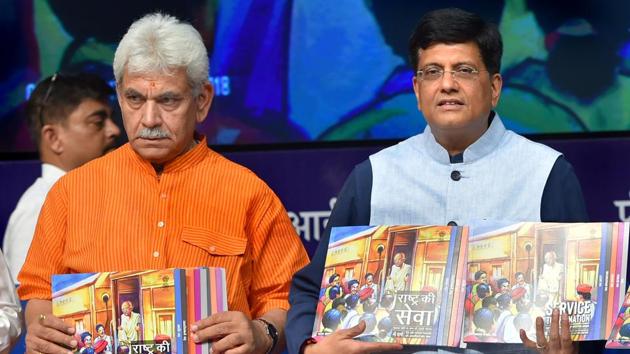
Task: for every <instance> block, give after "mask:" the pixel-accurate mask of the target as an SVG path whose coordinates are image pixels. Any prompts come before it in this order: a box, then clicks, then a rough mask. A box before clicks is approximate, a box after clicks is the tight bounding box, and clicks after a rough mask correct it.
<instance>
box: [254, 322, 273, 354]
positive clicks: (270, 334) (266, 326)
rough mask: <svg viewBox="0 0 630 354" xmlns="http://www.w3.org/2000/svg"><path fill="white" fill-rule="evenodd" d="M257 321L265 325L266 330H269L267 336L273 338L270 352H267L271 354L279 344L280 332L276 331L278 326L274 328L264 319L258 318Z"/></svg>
mask: <svg viewBox="0 0 630 354" xmlns="http://www.w3.org/2000/svg"><path fill="white" fill-rule="evenodd" d="M256 320H257V321H260V322H262V323H263V324H264V325H265V328H267V335H268V336H269V337H271V347H270V348H269V350H267V354H269V353H271V352H272V351H273V350H274V348H275V347H276V344H278V330H277V329H276V326H274V325H273V324H271V323H270V322H269V321H267V320H265V319H264V318H257V319H256Z"/></svg>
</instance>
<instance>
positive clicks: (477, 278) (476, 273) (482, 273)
mask: <svg viewBox="0 0 630 354" xmlns="http://www.w3.org/2000/svg"><path fill="white" fill-rule="evenodd" d="M484 274H488V273H486V271H485V270H478V271H476V272H475V280H479V279H480V278H481V276H482V275H484Z"/></svg>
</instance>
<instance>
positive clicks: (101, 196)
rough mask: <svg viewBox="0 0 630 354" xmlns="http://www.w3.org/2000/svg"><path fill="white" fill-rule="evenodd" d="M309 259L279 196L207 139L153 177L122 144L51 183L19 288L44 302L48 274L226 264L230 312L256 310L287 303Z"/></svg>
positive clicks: (22, 293) (148, 166) (24, 297)
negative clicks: (292, 285) (293, 281)
mask: <svg viewBox="0 0 630 354" xmlns="http://www.w3.org/2000/svg"><path fill="white" fill-rule="evenodd" d="M307 261H308V258H307V256H306V252H305V251H304V248H303V247H302V244H301V242H300V240H299V238H298V236H297V234H296V232H295V230H294V229H293V226H292V224H291V222H290V220H289V218H288V216H287V213H286V211H285V210H284V208H283V206H282V204H281V202H280V200H279V199H278V197H277V196H276V195H275V194H274V193H273V192H272V191H271V189H270V188H269V187H268V186H267V185H266V184H265V183H264V182H263V181H262V180H260V179H259V178H258V177H256V175H254V173H252V172H251V171H249V170H248V169H246V168H244V167H242V166H239V165H237V164H235V163H233V162H231V161H229V160H227V159H225V158H223V157H222V156H220V155H219V154H217V153H215V152H213V151H212V150H210V149H209V148H208V147H207V146H206V141H205V139H204V140H203V141H202V142H201V143H200V144H198V145H197V146H196V147H195V148H193V149H192V150H191V151H189V152H187V153H185V154H184V155H182V156H180V157H178V158H176V159H175V160H174V161H172V162H171V163H169V164H167V165H166V166H165V167H164V170H163V172H162V173H161V175H160V176H159V177H158V175H157V174H156V172H155V170H154V169H153V167H152V166H151V164H150V163H148V162H147V161H145V160H143V159H142V158H141V157H140V156H139V155H137V154H136V153H135V152H134V151H133V149H132V148H131V146H130V145H129V144H126V145H124V146H122V147H121V148H119V149H118V150H116V151H114V152H112V153H110V154H108V155H106V156H104V157H102V158H99V159H97V160H94V161H92V162H90V163H88V164H86V165H84V166H83V167H80V168H78V169H76V170H73V171H71V172H70V173H68V174H67V175H65V176H64V177H62V178H61V179H60V180H59V182H58V183H57V184H56V185H55V186H54V187H53V188H52V189H51V190H50V192H49V193H48V197H47V198H46V202H45V203H44V206H43V208H42V211H41V214H40V216H39V221H38V223H37V228H36V230H35V236H34V239H33V243H32V245H31V248H30V250H29V253H28V256H27V258H26V263H25V264H24V267H23V268H22V271H21V272H20V275H19V281H20V287H19V289H18V293H19V295H20V297H21V299H22V300H28V299H33V298H38V299H50V298H51V290H50V279H51V275H53V274H63V273H86V272H102V271H122V270H142V269H162V268H170V267H196V266H209V267H223V268H225V269H226V272H227V282H228V303H229V308H230V310H238V311H242V312H244V313H245V314H247V315H249V316H252V317H259V316H261V315H263V314H264V313H265V312H267V311H268V310H270V309H273V308H282V309H288V306H289V305H288V301H287V299H288V293H289V284H290V281H291V277H292V275H293V273H294V272H295V271H297V270H298V269H300V268H301V267H302V266H304V265H305V264H306V262H307Z"/></svg>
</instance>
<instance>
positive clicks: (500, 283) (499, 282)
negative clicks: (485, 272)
mask: <svg viewBox="0 0 630 354" xmlns="http://www.w3.org/2000/svg"><path fill="white" fill-rule="evenodd" d="M505 283H507V284H510V281H509V280H507V279H506V278H501V279H499V280H497V288H499V290H501V286H503V284H505Z"/></svg>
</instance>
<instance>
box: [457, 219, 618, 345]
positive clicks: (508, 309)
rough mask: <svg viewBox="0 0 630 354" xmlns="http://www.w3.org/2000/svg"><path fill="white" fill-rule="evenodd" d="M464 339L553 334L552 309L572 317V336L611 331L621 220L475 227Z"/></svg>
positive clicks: (595, 337) (588, 337) (593, 337)
mask: <svg viewBox="0 0 630 354" xmlns="http://www.w3.org/2000/svg"><path fill="white" fill-rule="evenodd" d="M469 231H470V238H469V242H468V252H469V253H468V261H467V268H468V269H467V273H468V275H467V278H466V279H467V282H468V285H467V287H466V289H467V291H466V306H465V307H464V323H463V325H464V341H466V342H507V343H520V342H521V341H520V337H519V330H520V329H523V330H525V331H526V332H527V334H528V336H529V337H530V338H533V337H535V319H536V317H539V316H540V317H543V319H544V321H545V330H546V331H547V332H548V331H549V327H550V321H551V313H552V311H553V309H554V308H558V309H560V311H561V313H567V314H568V315H569V321H570V324H571V328H570V330H571V334H572V338H573V339H574V340H598V339H605V338H607V337H608V335H609V333H608V331H609V330H608V328H610V324H611V323H613V322H614V319H615V316H616V311H617V310H615V311H614V313H613V312H612V311H611V309H613V308H615V309H618V308H619V301H620V299H621V298H622V297H621V293H620V291H621V292H623V290H622V289H621V288H619V287H618V286H617V280H616V279H617V277H619V279H621V278H624V279H625V276H626V271H625V269H626V267H625V262H626V261H627V259H624V257H623V255H622V253H620V252H619V250H620V249H621V250H627V243H628V228H627V225H626V224H622V223H565V224H562V223H540V222H539V223H511V224H506V223H493V222H480V223H476V224H474V225H471V226H470V230H469Z"/></svg>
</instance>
